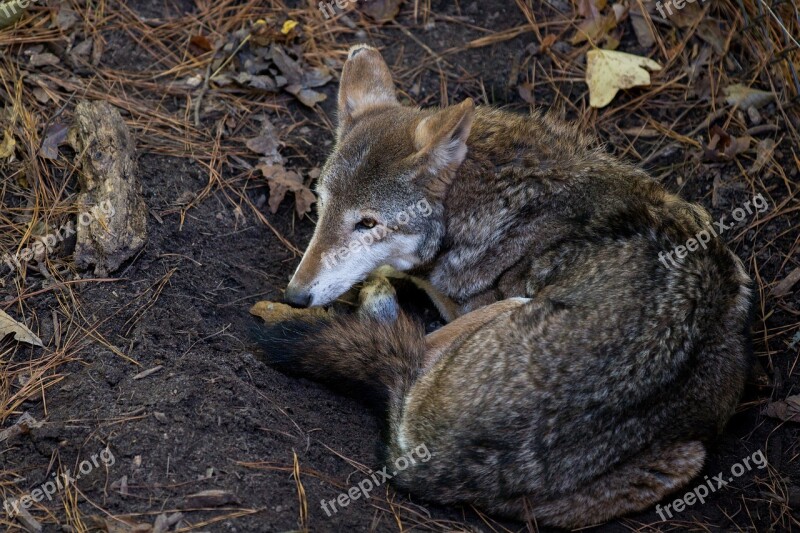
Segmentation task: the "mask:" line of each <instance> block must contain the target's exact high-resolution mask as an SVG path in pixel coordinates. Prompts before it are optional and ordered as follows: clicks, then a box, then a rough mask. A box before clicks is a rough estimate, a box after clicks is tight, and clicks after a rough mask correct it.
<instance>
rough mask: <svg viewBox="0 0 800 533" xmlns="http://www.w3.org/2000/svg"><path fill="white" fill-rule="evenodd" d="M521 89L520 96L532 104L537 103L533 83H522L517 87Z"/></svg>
mask: <svg viewBox="0 0 800 533" xmlns="http://www.w3.org/2000/svg"><path fill="white" fill-rule="evenodd" d="M517 90H518V91H519V96H520V98H522V99H523V100H525V101H526V102H528V103H529V104H531V105H536V98H534V96H533V84H532V83H527V82H526V83H522V84H520V86H519V87H518V88H517Z"/></svg>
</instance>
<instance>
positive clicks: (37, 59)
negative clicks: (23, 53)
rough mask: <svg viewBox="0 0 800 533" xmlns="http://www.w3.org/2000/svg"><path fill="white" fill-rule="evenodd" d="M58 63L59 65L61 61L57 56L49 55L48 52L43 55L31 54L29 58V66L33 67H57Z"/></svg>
mask: <svg viewBox="0 0 800 533" xmlns="http://www.w3.org/2000/svg"><path fill="white" fill-rule="evenodd" d="M59 63H61V60H60V59H59V58H58V56H57V55H54V54H51V53H50V52H45V53H43V54H33V55H32V56H31V66H33V67H44V66H47V65H58V64H59Z"/></svg>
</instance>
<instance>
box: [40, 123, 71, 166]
mask: <svg viewBox="0 0 800 533" xmlns="http://www.w3.org/2000/svg"><path fill="white" fill-rule="evenodd" d="M67 131H69V126H67V125H66V124H61V123H57V124H52V125H50V127H49V128H48V129H47V134H46V135H45V137H44V141H43V142H42V149H41V151H40V152H39V153H41V154H42V157H44V158H45V159H53V160H55V159H58V147H59V146H61V145H62V144H64V143H65V142H66V141H67Z"/></svg>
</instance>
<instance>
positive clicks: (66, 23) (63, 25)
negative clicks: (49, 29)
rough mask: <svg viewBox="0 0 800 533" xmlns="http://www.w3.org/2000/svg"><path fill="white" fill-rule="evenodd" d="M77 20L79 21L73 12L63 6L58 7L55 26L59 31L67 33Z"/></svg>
mask: <svg viewBox="0 0 800 533" xmlns="http://www.w3.org/2000/svg"><path fill="white" fill-rule="evenodd" d="M78 20H80V19H79V17H78V14H77V13H75V11H73V10H72V9H70V8H69V7H67V6H65V5H61V6H60V7H59V9H58V15H56V26H58V28H59V29H60V30H61V31H67V30H68V29H70V28H72V27H73V26H74V25H75V23H76V22H78Z"/></svg>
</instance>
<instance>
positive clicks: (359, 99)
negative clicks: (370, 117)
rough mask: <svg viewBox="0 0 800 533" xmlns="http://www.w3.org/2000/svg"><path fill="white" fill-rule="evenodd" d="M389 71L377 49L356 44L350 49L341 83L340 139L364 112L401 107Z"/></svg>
mask: <svg viewBox="0 0 800 533" xmlns="http://www.w3.org/2000/svg"><path fill="white" fill-rule="evenodd" d="M394 91H395V89H394V82H393V81H392V73H391V72H389V67H388V66H387V65H386V62H385V61H384V60H383V57H381V53H380V52H378V51H377V50H376V49H375V48H372V47H371V46H367V45H365V44H357V45H355V46H353V47H352V48H350V53H349V54H348V56H347V61H345V63H344V69H343V70H342V79H341V82H340V83H339V136H341V134H342V133H343V132H345V131H347V130H348V129H349V128H350V126H352V124H353V121H354V120H355V119H356V118H357V117H358V115H359V114H361V113H363V112H364V111H366V110H368V109H371V108H375V107H381V106H391V105H399V102H398V101H397V97H396V96H395V94H394Z"/></svg>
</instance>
